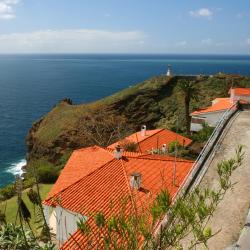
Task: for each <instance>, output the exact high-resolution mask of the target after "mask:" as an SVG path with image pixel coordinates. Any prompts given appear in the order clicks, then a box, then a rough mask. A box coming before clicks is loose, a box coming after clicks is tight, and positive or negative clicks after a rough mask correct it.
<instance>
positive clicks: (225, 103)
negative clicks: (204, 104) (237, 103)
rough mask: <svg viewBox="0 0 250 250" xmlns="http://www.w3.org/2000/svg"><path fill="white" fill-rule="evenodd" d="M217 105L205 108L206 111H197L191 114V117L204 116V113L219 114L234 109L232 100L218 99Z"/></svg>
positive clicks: (216, 100)
mask: <svg viewBox="0 0 250 250" xmlns="http://www.w3.org/2000/svg"><path fill="white" fill-rule="evenodd" d="M214 102H215V104H214V105H212V106H210V107H208V108H205V109H200V110H197V111H194V112H193V113H191V115H199V114H204V113H211V112H218V111H222V110H227V109H229V108H231V107H232V105H233V104H232V102H231V100H230V98H216V99H215V100H214Z"/></svg>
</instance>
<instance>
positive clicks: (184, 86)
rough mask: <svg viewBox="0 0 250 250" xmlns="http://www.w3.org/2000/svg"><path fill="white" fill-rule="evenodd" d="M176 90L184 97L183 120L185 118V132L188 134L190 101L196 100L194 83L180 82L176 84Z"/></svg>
mask: <svg viewBox="0 0 250 250" xmlns="http://www.w3.org/2000/svg"><path fill="white" fill-rule="evenodd" d="M178 88H179V90H180V91H181V93H182V95H183V96H184V104H185V118H186V132H187V134H188V135H189V134H190V124H191V117H190V115H189V112H190V110H189V109H190V101H191V100H192V99H197V89H196V87H195V82H194V81H187V80H184V79H183V80H181V81H179V82H178Z"/></svg>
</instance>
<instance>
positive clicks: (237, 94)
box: [229, 88, 250, 103]
mask: <svg viewBox="0 0 250 250" xmlns="http://www.w3.org/2000/svg"><path fill="white" fill-rule="evenodd" d="M229 94H230V99H231V101H232V102H233V103H235V102H237V101H241V102H244V103H250V88H231V89H230V90H229Z"/></svg>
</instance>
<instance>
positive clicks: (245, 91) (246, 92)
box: [233, 88, 250, 95]
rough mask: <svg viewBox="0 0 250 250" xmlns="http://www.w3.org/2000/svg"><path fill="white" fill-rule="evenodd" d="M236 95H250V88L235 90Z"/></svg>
mask: <svg viewBox="0 0 250 250" xmlns="http://www.w3.org/2000/svg"><path fill="white" fill-rule="evenodd" d="M233 90H234V94H235V95H250V88H233Z"/></svg>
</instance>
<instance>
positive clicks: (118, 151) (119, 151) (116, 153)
mask: <svg viewBox="0 0 250 250" xmlns="http://www.w3.org/2000/svg"><path fill="white" fill-rule="evenodd" d="M122 152H123V149H122V147H121V146H120V145H117V146H116V147H115V151H114V156H115V158H116V159H117V160H119V159H121V158H122Z"/></svg>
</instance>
